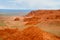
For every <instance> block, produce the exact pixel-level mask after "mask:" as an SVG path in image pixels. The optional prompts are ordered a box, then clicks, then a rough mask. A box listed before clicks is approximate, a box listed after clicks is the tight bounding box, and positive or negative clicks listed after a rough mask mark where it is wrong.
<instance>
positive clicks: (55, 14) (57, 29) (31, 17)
mask: <svg viewBox="0 0 60 40" xmlns="http://www.w3.org/2000/svg"><path fill="white" fill-rule="evenodd" d="M24 22H25V25H26V26H31V25H35V26H38V27H40V28H42V29H43V30H44V31H47V32H51V33H53V34H55V35H58V36H60V10H36V11H31V12H30V13H29V14H28V15H25V18H24Z"/></svg>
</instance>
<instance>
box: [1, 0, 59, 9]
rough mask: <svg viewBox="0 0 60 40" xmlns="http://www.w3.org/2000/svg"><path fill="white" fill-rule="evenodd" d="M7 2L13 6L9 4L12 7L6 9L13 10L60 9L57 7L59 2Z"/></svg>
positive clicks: (47, 0)
mask: <svg viewBox="0 0 60 40" xmlns="http://www.w3.org/2000/svg"><path fill="white" fill-rule="evenodd" d="M9 2H11V3H13V5H12V4H11V5H12V6H9V7H8V8H14V9H58V8H60V7H59V6H60V1H54V0H10V1H9ZM5 7H7V6H5ZM0 8H1V7H0ZM3 8H4V7H3Z"/></svg>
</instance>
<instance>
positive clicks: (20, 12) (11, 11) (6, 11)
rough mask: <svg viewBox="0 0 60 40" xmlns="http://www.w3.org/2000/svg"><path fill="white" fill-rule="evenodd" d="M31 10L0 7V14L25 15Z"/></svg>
mask: <svg viewBox="0 0 60 40" xmlns="http://www.w3.org/2000/svg"><path fill="white" fill-rule="evenodd" d="M30 11H31V10H14V9H0V14H1V15H2V14H3V15H8V16H11V15H26V14H27V13H28V12H30Z"/></svg>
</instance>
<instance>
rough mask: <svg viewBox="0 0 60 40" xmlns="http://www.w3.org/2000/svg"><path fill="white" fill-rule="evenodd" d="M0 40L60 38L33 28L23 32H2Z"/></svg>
mask: <svg viewBox="0 0 60 40" xmlns="http://www.w3.org/2000/svg"><path fill="white" fill-rule="evenodd" d="M0 40H60V38H59V37H57V36H54V35H53V34H50V33H48V32H45V31H42V30H41V29H40V28H38V27H35V26H31V27H28V28H26V29H24V30H22V31H20V30H19V29H17V28H16V29H4V30H0Z"/></svg>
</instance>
